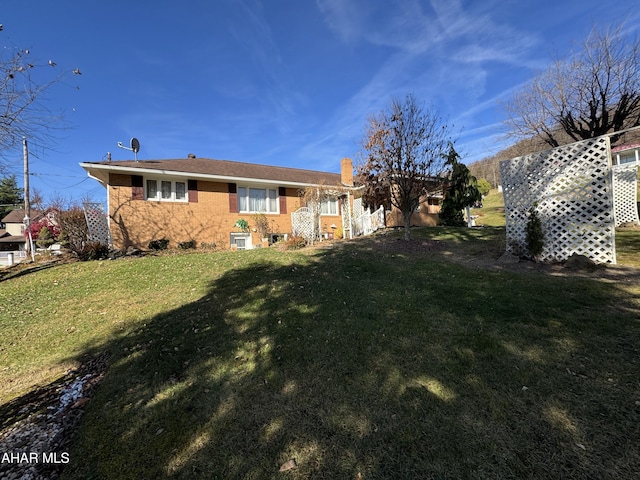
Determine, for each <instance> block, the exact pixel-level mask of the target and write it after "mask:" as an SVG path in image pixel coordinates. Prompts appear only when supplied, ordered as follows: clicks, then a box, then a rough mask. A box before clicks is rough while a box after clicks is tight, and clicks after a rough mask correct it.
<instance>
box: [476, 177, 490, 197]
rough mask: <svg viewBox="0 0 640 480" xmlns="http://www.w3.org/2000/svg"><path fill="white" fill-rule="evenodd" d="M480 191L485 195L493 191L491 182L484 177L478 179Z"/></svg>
mask: <svg viewBox="0 0 640 480" xmlns="http://www.w3.org/2000/svg"><path fill="white" fill-rule="evenodd" d="M478 191H479V192H480V195H482V196H483V197H484V196H486V195H488V194H489V192H490V191H491V184H490V183H489V182H488V181H487V180H486V179H484V178H480V179H478Z"/></svg>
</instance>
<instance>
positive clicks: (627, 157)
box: [611, 143, 640, 165]
mask: <svg viewBox="0 0 640 480" xmlns="http://www.w3.org/2000/svg"><path fill="white" fill-rule="evenodd" d="M611 161H612V163H613V165H623V164H627V163H633V162H635V164H636V165H640V143H636V144H633V145H620V146H617V147H613V148H612V149H611Z"/></svg>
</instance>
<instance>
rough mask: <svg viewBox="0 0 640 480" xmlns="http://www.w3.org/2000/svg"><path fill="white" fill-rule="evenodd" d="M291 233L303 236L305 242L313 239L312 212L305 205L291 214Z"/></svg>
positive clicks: (313, 223) (313, 224)
mask: <svg viewBox="0 0 640 480" xmlns="http://www.w3.org/2000/svg"><path fill="white" fill-rule="evenodd" d="M291 229H292V230H293V232H292V233H293V235H294V236H298V237H302V238H304V239H305V240H306V241H307V242H313V241H314V240H315V221H314V214H313V212H312V211H311V209H309V208H307V207H300V208H299V209H298V210H296V211H295V212H293V213H292V214H291Z"/></svg>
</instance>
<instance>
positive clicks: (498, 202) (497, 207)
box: [472, 190, 506, 227]
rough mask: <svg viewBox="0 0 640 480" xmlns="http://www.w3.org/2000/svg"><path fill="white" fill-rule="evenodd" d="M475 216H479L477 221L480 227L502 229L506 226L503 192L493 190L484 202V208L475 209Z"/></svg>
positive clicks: (473, 212)
mask: <svg viewBox="0 0 640 480" xmlns="http://www.w3.org/2000/svg"><path fill="white" fill-rule="evenodd" d="M472 214H473V215H479V218H478V219H477V220H476V223H477V224H478V225H485V226H489V227H500V226H504V224H505V221H506V220H505V216H504V199H503V197H502V192H498V191H497V190H491V191H490V192H489V194H488V195H487V196H486V197H485V198H484V199H483V200H482V208H481V209H474V210H473V211H472Z"/></svg>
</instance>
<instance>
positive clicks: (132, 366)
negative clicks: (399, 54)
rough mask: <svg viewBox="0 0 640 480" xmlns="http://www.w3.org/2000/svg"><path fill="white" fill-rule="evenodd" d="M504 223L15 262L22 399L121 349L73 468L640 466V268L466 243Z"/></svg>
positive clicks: (522, 471)
mask: <svg viewBox="0 0 640 480" xmlns="http://www.w3.org/2000/svg"><path fill="white" fill-rule="evenodd" d="M503 233H504V230H503V229H500V228H485V229H477V230H474V231H472V232H470V231H468V230H466V229H459V230H458V229H445V228H431V229H420V230H416V231H415V233H414V235H415V237H416V238H417V239H418V240H420V239H423V240H425V239H430V240H429V242H430V243H427V244H426V248H424V249H423V250H420V251H413V252H408V251H406V249H404V248H403V243H404V242H402V241H401V240H399V239H398V238H397V237H396V236H395V234H385V235H377V236H373V237H370V238H366V239H358V240H356V241H352V242H345V243H336V244H334V245H335V246H334V247H333V248H319V249H305V250H302V251H297V252H282V251H278V250H276V249H273V248H270V249H259V250H253V251H246V252H223V253H198V254H182V255H166V256H158V257H145V258H141V259H129V260H118V261H103V262H88V263H74V264H68V265H60V266H55V267H52V268H46V269H42V270H41V271H37V272H34V273H29V274H27V275H22V276H16V277H14V278H10V279H5V280H4V281H2V282H0V318H2V321H0V339H2V345H1V346H0V365H2V366H3V368H2V370H1V371H0V385H4V386H5V387H3V389H2V400H1V402H2V403H6V402H7V401H8V400H9V399H11V398H13V397H16V396H18V395H21V394H24V393H25V392H26V391H28V390H29V389H30V388H32V387H33V385H34V384H36V383H39V384H43V383H46V382H52V381H54V380H55V379H56V378H58V377H59V376H61V375H62V374H63V372H64V370H65V369H66V368H68V367H69V366H70V365H73V364H74V363H76V362H77V361H78V359H80V358H84V357H86V356H97V355H100V354H102V353H105V352H107V353H108V354H109V355H110V357H109V368H108V371H107V374H106V376H105V378H104V380H103V381H102V383H101V384H100V386H99V387H98V389H97V391H96V393H95V396H94V397H93V398H92V399H91V401H90V402H89V403H88V405H87V407H86V412H85V414H84V416H83V421H82V423H81V427H80V429H79V431H78V434H77V437H76V439H75V441H74V444H73V446H72V448H71V449H70V463H69V464H68V465H67V467H66V468H65V470H64V472H63V473H64V475H63V478H66V479H82V480H87V479H131V478H137V479H159V478H184V479H198V478H202V479H215V478H225V479H226V478H238V479H239V478H247V479H248V478H252V479H253V478H255V479H262V478H276V479H277V478H283V479H285V478H286V479H307V478H327V479H329V478H331V479H334V478H345V479H356V478H364V479H373V478H392V479H396V478H434V479H436V478H438V479H440V478H442V479H446V478H483V479H496V478H514V479H515V478H517V479H520V478H531V479H557V478H563V479H564V478H605V479H606V478H611V479H614V478H615V479H621V478H622V479H626V478H628V479H631V478H636V477H637V472H638V471H640V452H638V449H637V445H640V428H639V425H640V382H639V380H638V378H639V374H640V363H639V358H640V323H639V319H640V303H639V297H640V286H639V285H638V284H637V283H629V282H621V283H612V282H604V281H598V280H595V279H585V278H571V277H553V276H545V275H539V274H531V273H517V272H499V271H495V272H492V271H487V270H482V269H477V268H466V267H464V266H462V265H458V264H456V263H453V262H449V261H447V258H448V256H451V255H460V254H463V253H465V252H466V254H467V255H469V256H473V255H496V256H497V255H499V247H500V241H501V240H500V238H501V235H503ZM636 239H637V237H636ZM425 241H426V240H425ZM430 246H433V248H431V247H430ZM637 246H638V243H637V242H636V243H633V242H631V246H630V247H625V248H631V249H633V248H637V250H635V252H636V253H638V252H639V251H640V248H639V247H637ZM5 278H6V277H5ZM1 408H2V407H0V409H1ZM0 411H1V410H0ZM290 459H295V460H296V462H297V467H296V468H295V469H292V470H289V471H287V472H279V471H278V469H279V467H280V465H282V464H283V463H284V462H286V461H288V460H290Z"/></svg>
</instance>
